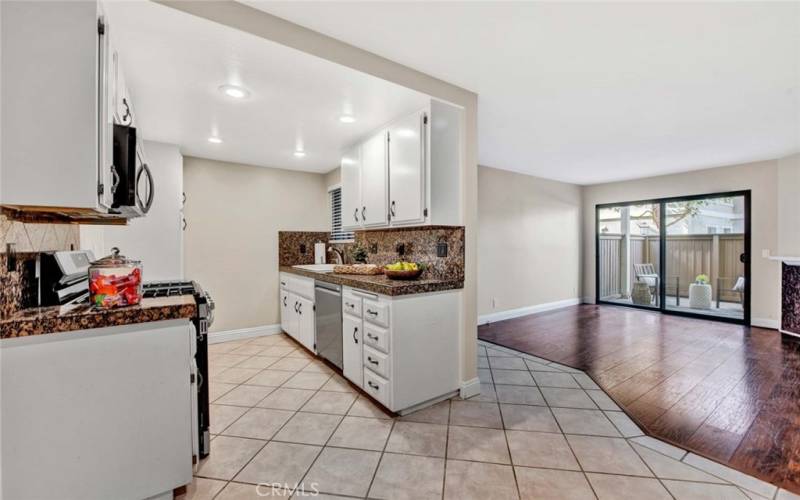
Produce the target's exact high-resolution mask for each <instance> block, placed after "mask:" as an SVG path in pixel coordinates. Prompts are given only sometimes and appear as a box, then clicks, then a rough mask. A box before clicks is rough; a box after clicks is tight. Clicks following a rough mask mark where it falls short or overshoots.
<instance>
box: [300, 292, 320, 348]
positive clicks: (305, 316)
mask: <svg viewBox="0 0 800 500" xmlns="http://www.w3.org/2000/svg"><path fill="white" fill-rule="evenodd" d="M315 328H316V325H315V321H314V302H313V301H311V300H308V299H305V298H303V297H297V335H296V336H295V339H296V340H297V341H298V342H300V343H301V344H303V345H304V346H305V348H306V349H308V350H309V351H312V352H316V348H315V347H316V346H315V342H316V331H315Z"/></svg>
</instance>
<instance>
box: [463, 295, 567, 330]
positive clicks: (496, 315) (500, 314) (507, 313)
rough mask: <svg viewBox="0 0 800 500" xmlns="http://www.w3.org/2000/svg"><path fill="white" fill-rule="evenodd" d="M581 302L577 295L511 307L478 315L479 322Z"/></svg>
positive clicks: (515, 316) (550, 309) (483, 322)
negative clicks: (531, 304)
mask: <svg viewBox="0 0 800 500" xmlns="http://www.w3.org/2000/svg"><path fill="white" fill-rule="evenodd" d="M580 303H581V299H579V298H577V297H576V298H574V299H566V300H559V301H556V302H546V303H544V304H536V305H535V306H527V307H520V308H519V309H509V310H508V311H500V312H496V313H490V314H483V315H481V316H478V324H479V325H485V324H486V323H494V322H495V321H502V320H504V319H511V318H519V317H520V316H527V315H529V314H536V313H540V312H545V311H552V310H553V309H561V308H562V307H569V306H577V305H578V304H580Z"/></svg>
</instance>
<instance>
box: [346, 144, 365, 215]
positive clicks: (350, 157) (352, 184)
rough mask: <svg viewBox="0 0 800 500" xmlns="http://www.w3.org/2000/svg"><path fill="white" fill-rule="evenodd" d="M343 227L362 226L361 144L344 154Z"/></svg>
mask: <svg viewBox="0 0 800 500" xmlns="http://www.w3.org/2000/svg"><path fill="white" fill-rule="evenodd" d="M341 172H342V228H343V229H357V228H359V227H361V206H362V205H361V146H355V147H353V148H351V149H350V150H349V151H347V152H346V153H345V154H344V155H342V168H341Z"/></svg>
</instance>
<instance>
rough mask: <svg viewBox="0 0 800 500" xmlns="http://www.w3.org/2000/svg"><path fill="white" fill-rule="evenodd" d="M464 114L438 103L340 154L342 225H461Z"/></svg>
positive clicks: (400, 119)
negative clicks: (460, 195) (462, 129)
mask: <svg viewBox="0 0 800 500" xmlns="http://www.w3.org/2000/svg"><path fill="white" fill-rule="evenodd" d="M462 121H463V110H461V108H458V107H456V106H452V105H450V104H447V103H443V102H439V101H431V103H430V107H427V108H425V109H422V110H419V111H417V112H415V113H412V114H410V115H406V116H403V117H401V118H398V119H397V120H394V121H393V122H391V123H390V124H389V125H388V126H386V128H384V129H381V131H380V132H378V133H376V134H375V135H373V136H371V137H370V138H369V139H367V140H366V141H364V142H361V143H360V144H357V145H355V146H353V147H352V148H350V149H349V150H348V151H347V152H345V154H344V155H343V156H342V165H341V173H342V175H341V178H342V227H343V228H344V229H348V230H353V229H359V228H379V227H392V226H409V225H430V224H441V225H458V224H460V220H461V219H460V197H459V192H460V184H461V142H460V141H461V136H462V133H461V128H462V126H461V124H462Z"/></svg>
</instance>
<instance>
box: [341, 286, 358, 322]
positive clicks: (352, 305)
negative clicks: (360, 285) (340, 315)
mask: <svg viewBox="0 0 800 500" xmlns="http://www.w3.org/2000/svg"><path fill="white" fill-rule="evenodd" d="M361 300H362V299H361V297H358V296H356V295H353V294H352V293H348V292H344V293H342V311H343V312H345V313H347V314H350V315H351V316H355V317H357V318H360V317H361Z"/></svg>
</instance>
